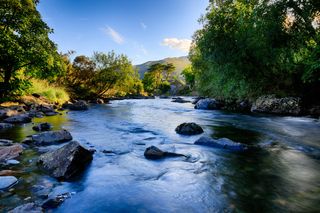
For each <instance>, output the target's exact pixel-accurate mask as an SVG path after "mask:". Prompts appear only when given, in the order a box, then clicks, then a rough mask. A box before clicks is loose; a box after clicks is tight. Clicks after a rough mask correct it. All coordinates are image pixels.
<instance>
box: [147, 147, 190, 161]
mask: <svg viewBox="0 0 320 213" xmlns="http://www.w3.org/2000/svg"><path fill="white" fill-rule="evenodd" d="M144 156H145V158H147V159H150V160H157V159H161V158H165V157H186V156H185V155H183V154H177V153H172V152H165V151H162V150H161V149H159V148H158V147H155V146H150V147H148V148H147V149H146V150H145V152H144Z"/></svg>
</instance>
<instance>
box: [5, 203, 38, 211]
mask: <svg viewBox="0 0 320 213" xmlns="http://www.w3.org/2000/svg"><path fill="white" fill-rule="evenodd" d="M43 212H44V211H43V209H42V208H41V207H40V206H37V205H36V204H35V203H26V204H23V205H21V206H18V207H16V208H14V209H12V210H11V211H9V213H43Z"/></svg>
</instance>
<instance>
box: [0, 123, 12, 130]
mask: <svg viewBox="0 0 320 213" xmlns="http://www.w3.org/2000/svg"><path fill="white" fill-rule="evenodd" d="M12 127H14V125H13V124H8V123H0V129H9V128H12Z"/></svg>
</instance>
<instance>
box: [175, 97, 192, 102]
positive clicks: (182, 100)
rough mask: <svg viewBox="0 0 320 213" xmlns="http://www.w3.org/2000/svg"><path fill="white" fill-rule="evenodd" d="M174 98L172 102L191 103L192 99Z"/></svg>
mask: <svg viewBox="0 0 320 213" xmlns="http://www.w3.org/2000/svg"><path fill="white" fill-rule="evenodd" d="M172 99H173V100H172V101H171V102H174V103H190V101H187V100H184V99H183V98H180V97H178V98H172Z"/></svg>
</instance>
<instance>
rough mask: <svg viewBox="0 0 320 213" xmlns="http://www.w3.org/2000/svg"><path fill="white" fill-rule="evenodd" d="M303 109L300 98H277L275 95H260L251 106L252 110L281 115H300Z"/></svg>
mask: <svg viewBox="0 0 320 213" xmlns="http://www.w3.org/2000/svg"><path fill="white" fill-rule="evenodd" d="M301 109H302V108H301V99H300V98H297V97H286V98H276V97H275V96H274V95H271V96H262V97H259V98H258V99H257V100H256V101H255V102H254V104H253V105H252V107H251V111H252V112H262V113H270V114H280V115H299V114H300V113H301Z"/></svg>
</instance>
